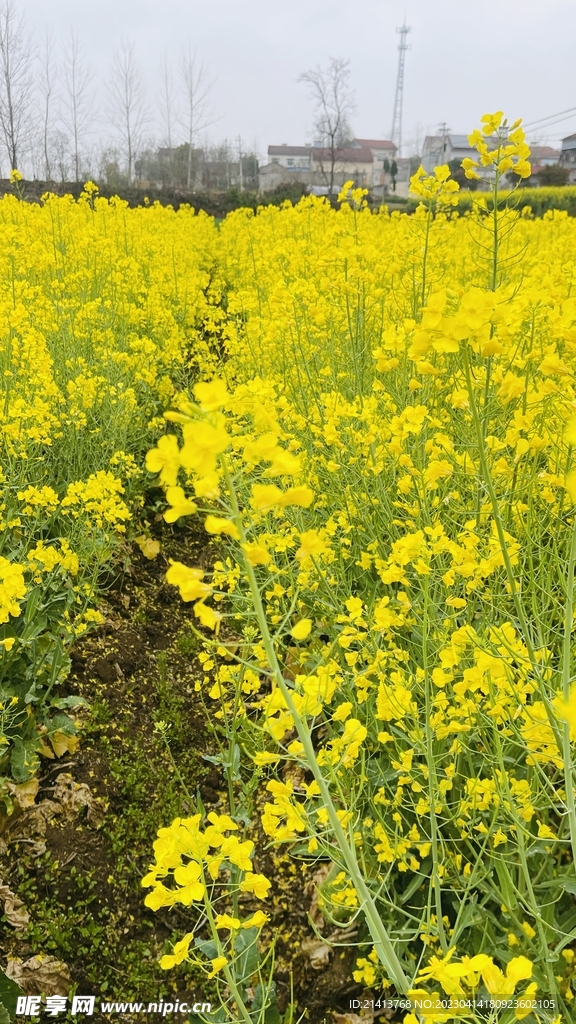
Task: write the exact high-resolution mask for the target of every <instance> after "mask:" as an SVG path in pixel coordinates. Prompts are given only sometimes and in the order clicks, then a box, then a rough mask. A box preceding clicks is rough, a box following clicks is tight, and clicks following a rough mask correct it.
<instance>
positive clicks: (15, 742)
mask: <svg viewBox="0 0 576 1024" xmlns="http://www.w3.org/2000/svg"><path fill="white" fill-rule="evenodd" d="M38 747H39V741H38V736H33V737H31V739H28V740H23V739H22V738H21V737H20V736H14V737H13V738H12V752H11V754H10V766H11V768H12V776H13V778H14V780H15V781H16V782H27V781H28V779H31V778H32V777H33V775H34V774H35V772H36V771H37V770H38V767H39V764H40V761H39V758H38V754H37V750H38ZM0 998H1V994H0Z"/></svg>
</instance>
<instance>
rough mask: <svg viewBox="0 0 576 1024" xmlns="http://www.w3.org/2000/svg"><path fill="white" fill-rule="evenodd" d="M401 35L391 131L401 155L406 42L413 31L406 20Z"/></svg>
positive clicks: (392, 138)
mask: <svg viewBox="0 0 576 1024" xmlns="http://www.w3.org/2000/svg"><path fill="white" fill-rule="evenodd" d="M396 31H397V33H398V35H399V36H400V43H399V45H398V74H397V76H396V95H395V97H394V115H393V117H392V131H391V132H390V138H391V140H392V142H394V143H395V144H396V146H397V151H396V155H397V156H400V155H401V152H402V104H403V100H404V63H405V61H406V50H409V49H410V47H409V46H408V43H407V42H406V36H407V35H408V33H409V32H411V31H412V29H411V28H409V27H408V25H407V24H406V22H404V24H403V25H402V27H401V28H397V29H396Z"/></svg>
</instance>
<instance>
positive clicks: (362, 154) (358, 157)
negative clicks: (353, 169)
mask: <svg viewBox="0 0 576 1024" xmlns="http://www.w3.org/2000/svg"><path fill="white" fill-rule="evenodd" d="M312 153H313V154H314V159H315V160H330V158H331V152H330V150H329V149H326V148H320V146H314V148H313V149H312ZM335 155H336V162H337V163H338V162H342V161H345V162H346V163H350V164H373V163H374V157H373V156H372V150H370V149H363V148H361V147H358V148H355V147H347V148H346V149H336V154H335Z"/></svg>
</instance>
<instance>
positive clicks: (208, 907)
mask: <svg viewBox="0 0 576 1024" xmlns="http://www.w3.org/2000/svg"><path fill="white" fill-rule="evenodd" d="M201 878H202V884H203V885H204V910H205V911H206V917H207V919H208V924H209V925H210V931H211V933H212V938H213V939H214V945H215V946H216V952H217V953H218V956H225V955H226V954H225V953H224V950H223V948H222V943H221V942H220V936H219V934H218V929H217V927H216V921H215V918H214V914H213V911H212V904H211V903H210V899H209V897H208V889H207V887H206V879H205V877H204V872H202V876H201ZM222 972H223V974H224V977H225V978H226V981H227V983H228V987H229V989H230V991H231V993H232V995H233V997H234V1001H235V1003H236V1006H237V1007H238V1011H239V1013H240V1016H241V1018H242V1020H243V1021H244V1022H245V1024H254V1021H253V1020H252V1017H251V1016H250V1014H249V1012H248V1010H247V1008H246V1004H245V1003H244V1000H243V999H242V996H241V995H240V991H239V989H238V986H237V984H236V978H235V977H234V972H233V971H231V970H230V967H229V965H228V963H226V964H225V965H224V967H223V968H222Z"/></svg>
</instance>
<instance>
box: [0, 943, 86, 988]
mask: <svg viewBox="0 0 576 1024" xmlns="http://www.w3.org/2000/svg"><path fill="white" fill-rule="evenodd" d="M5 972H6V974H7V975H8V977H9V978H11V979H12V981H15V982H16V984H17V985H19V986H20V988H21V989H22V991H23V992H24V994H25V995H27V996H41V995H44V994H47V995H50V996H66V995H68V991H69V989H70V986H71V984H72V979H71V977H70V971H69V969H68V967H67V965H66V964H63V963H62V961H61V960H57V959H56V957H54V956H46V955H45V954H44V953H39V954H38V956H33V957H31V958H30V960H21V959H20V957H15V958H12V957H8V963H7V965H6V968H5Z"/></svg>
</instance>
